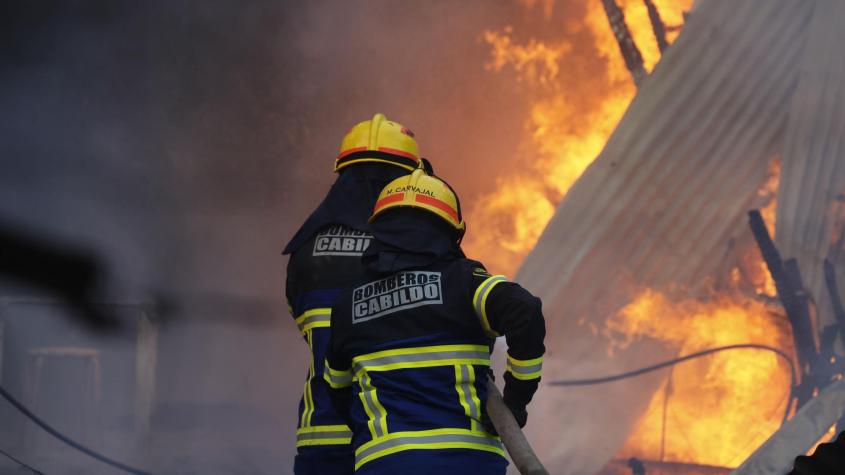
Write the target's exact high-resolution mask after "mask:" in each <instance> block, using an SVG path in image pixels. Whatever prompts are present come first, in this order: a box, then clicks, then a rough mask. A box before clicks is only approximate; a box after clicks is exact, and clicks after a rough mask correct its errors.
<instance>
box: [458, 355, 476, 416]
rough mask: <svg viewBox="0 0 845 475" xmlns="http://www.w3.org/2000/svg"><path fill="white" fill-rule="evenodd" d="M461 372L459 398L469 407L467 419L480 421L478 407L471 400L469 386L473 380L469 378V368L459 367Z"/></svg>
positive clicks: (465, 366)
mask: <svg viewBox="0 0 845 475" xmlns="http://www.w3.org/2000/svg"><path fill="white" fill-rule="evenodd" d="M460 371H461V385H460V387H461V397H462V398H463V400H464V401H466V403H467V405H468V406H469V414H468V415H469V417H470V418H472V420H473V422H474V421H477V420H480V419H481V413H480V411H479V410H478V405H476V404H475V401H474V400H473V398H472V391H471V389H470V386H471V385H472V384H473V383H474V381H473V379H474V378H471V377H470V368H469V366H467V365H460Z"/></svg>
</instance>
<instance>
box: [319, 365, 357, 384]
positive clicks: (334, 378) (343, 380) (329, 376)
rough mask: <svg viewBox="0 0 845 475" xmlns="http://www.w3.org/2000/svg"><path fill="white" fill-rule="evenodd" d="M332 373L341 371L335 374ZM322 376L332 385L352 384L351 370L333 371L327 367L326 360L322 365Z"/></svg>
mask: <svg viewBox="0 0 845 475" xmlns="http://www.w3.org/2000/svg"><path fill="white" fill-rule="evenodd" d="M334 373H342V374H341V375H335V374H334ZM323 377H324V378H325V379H326V380H327V381H328V383H329V384H330V385H331V386H332V387H339V386H342V387H346V386H349V385H351V384H352V372H351V371H335V370H332V369H331V368H330V367H329V364H328V361H327V362H326V363H325V364H324V365H323Z"/></svg>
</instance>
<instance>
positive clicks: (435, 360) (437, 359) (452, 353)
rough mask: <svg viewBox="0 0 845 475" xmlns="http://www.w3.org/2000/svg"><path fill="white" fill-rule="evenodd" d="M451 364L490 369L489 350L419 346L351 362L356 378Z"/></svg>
mask: <svg viewBox="0 0 845 475" xmlns="http://www.w3.org/2000/svg"><path fill="white" fill-rule="evenodd" d="M451 365H482V366H490V349H489V348H488V347H487V346H485V345H437V346H422V347H416V348H402V349H398V350H385V351H378V352H376V353H369V354H366V355H361V356H356V357H355V358H353V359H352V369H353V371H354V372H355V376H356V377H360V375H361V374H363V373H364V372H366V371H390V370H393V369H402V368H427V367H431V366H451Z"/></svg>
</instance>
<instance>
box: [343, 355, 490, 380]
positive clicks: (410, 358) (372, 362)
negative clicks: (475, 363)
mask: <svg viewBox="0 0 845 475" xmlns="http://www.w3.org/2000/svg"><path fill="white" fill-rule="evenodd" d="M455 359H481V360H489V359H490V353H489V352H487V351H472V350H456V351H432V352H428V353H409V354H405V355H390V356H382V357H380V358H374V359H369V360H363V361H354V363H353V364H354V370H355V373H356V374H357V373H358V372H359V371H361V370H362V369H370V368H373V367H377V366H386V365H392V364H403V363H427V362H436V361H447V360H455Z"/></svg>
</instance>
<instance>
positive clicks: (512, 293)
mask: <svg viewBox="0 0 845 475" xmlns="http://www.w3.org/2000/svg"><path fill="white" fill-rule="evenodd" d="M473 279H474V281H475V283H476V284H477V286H476V290H475V293H474V295H473V307H474V309H475V312H476V314H477V315H478V318H479V319H480V321H481V326H482V327H483V328H484V330H485V332H487V334H488V335H489V336H494V337H497V336H504V337H505V340H506V341H507V344H508V356H507V367H506V370H505V376H504V379H505V390H504V399H505V403H507V404H508V405H509V406H511V405H513V406H517V407H518V406H521V407H525V405H527V404H528V403H529V402H530V401H531V398H532V397H533V395H534V392H535V391H536V390H537V387H538V385H539V383H540V376H541V373H542V368H543V354H544V353H545V352H546V347H545V345H544V344H543V340H544V339H545V337H546V323H545V319H544V318H543V312H542V303H541V302H540V299H538V298H537V297H535V296H533V295H531V293H530V292H528V291H527V290H525V289H524V288H522V287H521V286H519V284H516V283H513V282H508V281H507V279H506V278H505V277H504V276H501V275H490V274H488V273H487V272H486V271H485V270H483V268H476V269H475V270H474V271H473Z"/></svg>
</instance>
